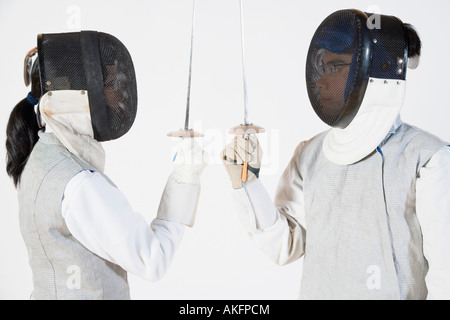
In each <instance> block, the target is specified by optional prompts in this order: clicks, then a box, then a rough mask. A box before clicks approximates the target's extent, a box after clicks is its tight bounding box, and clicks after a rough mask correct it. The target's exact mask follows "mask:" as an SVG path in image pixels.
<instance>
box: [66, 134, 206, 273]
mask: <svg viewBox="0 0 450 320" xmlns="http://www.w3.org/2000/svg"><path fill="white" fill-rule="evenodd" d="M188 140H193V139H188ZM203 155H204V153H203V150H202V149H201V148H200V147H199V146H198V144H193V145H192V146H190V145H189V144H188V143H186V141H184V142H182V143H181V145H180V148H179V151H178V156H177V161H176V163H175V165H174V170H173V172H172V174H171V175H170V176H169V178H168V180H167V184H166V187H165V189H164V191H163V194H162V196H161V203H160V206H159V208H158V213H157V218H156V219H154V220H153V221H152V222H151V224H150V225H149V224H148V223H147V222H146V221H145V219H144V218H143V216H142V215H140V214H138V213H136V212H135V211H134V210H133V208H132V207H131V205H130V204H129V202H128V201H127V199H126V197H125V196H124V194H123V193H122V192H121V191H120V190H119V189H118V188H116V187H115V186H114V185H112V184H111V183H110V182H109V181H108V180H107V179H106V178H105V176H104V175H103V174H101V173H99V172H92V171H88V170H85V171H82V172H80V173H79V174H77V175H76V176H75V177H74V178H72V179H71V180H70V182H69V184H68V185H67V187H66V189H65V192H64V199H63V202H62V213H63V217H64V219H65V222H66V224H67V227H68V229H69V230H70V232H71V233H72V234H73V236H74V237H75V238H76V239H77V240H78V241H80V242H81V243H82V244H83V245H84V246H85V247H87V248H88V249H89V250H91V251H92V252H94V253H95V254H97V255H99V256H101V257H102V258H104V259H106V260H108V261H111V262H113V263H115V264H118V265H120V266H121V267H122V268H124V269H125V270H127V271H128V272H131V273H133V274H135V275H137V276H140V277H142V278H144V279H147V280H150V281H157V280H159V279H160V278H161V277H162V276H163V275H164V274H165V273H166V271H167V269H168V268H169V266H170V263H171V261H172V259H173V256H174V254H175V252H176V249H177V247H178V245H179V243H180V241H181V239H182V236H183V234H184V230H185V227H186V226H192V225H193V223H194V220H195V213H196V208H197V201H198V197H199V193H200V174H201V173H202V170H203V168H204V166H205V162H204V161H203V159H204V158H203ZM192 159H195V161H198V162H191V160H192Z"/></svg>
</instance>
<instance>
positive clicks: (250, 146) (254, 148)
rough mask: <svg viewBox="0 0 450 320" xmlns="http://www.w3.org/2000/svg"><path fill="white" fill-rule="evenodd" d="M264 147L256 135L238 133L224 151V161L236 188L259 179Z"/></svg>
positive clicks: (232, 183)
mask: <svg viewBox="0 0 450 320" xmlns="http://www.w3.org/2000/svg"><path fill="white" fill-rule="evenodd" d="M261 159H262V149H261V147H260V145H259V141H258V139H257V138H256V136H254V135H236V137H235V138H234V139H233V141H232V142H231V143H229V144H227V145H226V146H225V149H223V151H222V161H223V164H224V165H225V169H226V170H227V172H228V175H229V176H230V179H231V185H232V187H233V188H234V189H240V188H242V186H243V183H246V184H249V183H252V182H253V181H255V180H256V179H258V177H259V170H260V168H261Z"/></svg>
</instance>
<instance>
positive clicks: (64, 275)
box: [18, 132, 130, 299]
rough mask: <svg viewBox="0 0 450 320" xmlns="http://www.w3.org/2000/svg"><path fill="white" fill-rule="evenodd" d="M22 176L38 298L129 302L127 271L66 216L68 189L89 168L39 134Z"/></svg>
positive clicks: (22, 211) (25, 231)
mask: <svg viewBox="0 0 450 320" xmlns="http://www.w3.org/2000/svg"><path fill="white" fill-rule="evenodd" d="M39 137H40V138H39V141H38V142H37V144H36V145H35V147H34V149H33V151H32V152H31V155H30V157H29V159H28V162H27V165H26V167H25V169H24V171H23V173H22V176H21V179H20V184H19V187H18V192H19V219H20V229H21V233H22V236H23V239H24V241H25V245H26V247H27V250H28V256H29V263H30V266H31V269H32V272H33V284H34V291H33V294H32V297H33V298H35V299H129V298H130V294H129V286H128V282H127V273H126V271H125V270H123V269H122V268H121V267H119V266H118V265H115V264H113V263H111V262H109V261H107V260H105V259H103V258H101V257H99V256H97V255H95V254H94V253H92V252H91V251H89V250H88V249H86V248H85V247H84V246H83V245H82V244H81V243H80V242H79V241H78V240H77V239H75V238H74V237H73V236H72V234H71V233H70V231H69V230H68V229H67V226H66V224H65V221H64V218H63V217H62V215H61V201H62V198H63V194H64V189H65V187H66V185H67V183H68V182H69V181H70V179H71V178H72V177H73V176H74V175H76V174H77V173H78V172H80V171H81V170H83V169H91V168H90V167H89V165H87V164H86V163H84V162H82V161H81V160H80V159H78V158H77V157H76V156H74V155H73V154H71V153H70V152H68V151H67V150H66V149H65V148H64V146H63V145H62V144H61V143H60V142H59V140H58V139H57V138H56V136H54V135H53V134H46V133H42V132H39Z"/></svg>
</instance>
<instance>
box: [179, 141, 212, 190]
mask: <svg viewBox="0 0 450 320" xmlns="http://www.w3.org/2000/svg"><path fill="white" fill-rule="evenodd" d="M207 161H208V154H207V153H206V152H205V151H204V150H203V149H202V147H201V146H200V144H199V143H198V142H197V141H196V139H195V138H183V139H182V140H181V141H180V142H179V144H178V148H177V153H176V154H175V156H174V160H173V163H174V167H173V171H172V174H171V177H172V178H173V179H174V180H175V181H176V182H178V183H187V184H193V185H196V186H198V185H200V176H201V174H202V172H203V169H204V168H205V167H206V165H207Z"/></svg>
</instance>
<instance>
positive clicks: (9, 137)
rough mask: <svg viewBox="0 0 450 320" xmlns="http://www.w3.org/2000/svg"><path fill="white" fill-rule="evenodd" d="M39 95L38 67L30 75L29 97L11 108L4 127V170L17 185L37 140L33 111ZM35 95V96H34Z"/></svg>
mask: <svg viewBox="0 0 450 320" xmlns="http://www.w3.org/2000/svg"><path fill="white" fill-rule="evenodd" d="M40 96H41V86H40V80H39V67H37V68H35V70H34V72H33V74H32V77H31V92H30V94H29V97H27V98H25V99H23V100H22V101H20V102H19V103H18V104H17V105H16V106H15V107H14V109H13V110H12V112H11V115H10V116H9V120H8V125H7V127H6V172H7V173H8V175H9V176H10V177H11V178H12V179H13V181H14V186H16V187H17V185H18V183H19V181H20V175H21V174H22V171H23V169H24V167H25V165H26V163H27V161H28V157H29V156H30V153H31V151H32V150H33V148H34V145H35V144H36V142H37V141H38V140H39V136H38V131H39V129H40V128H39V125H38V120H37V117H36V113H35V111H34V105H35V104H37V101H36V98H39V97H40ZM35 97H36V98H35Z"/></svg>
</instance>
